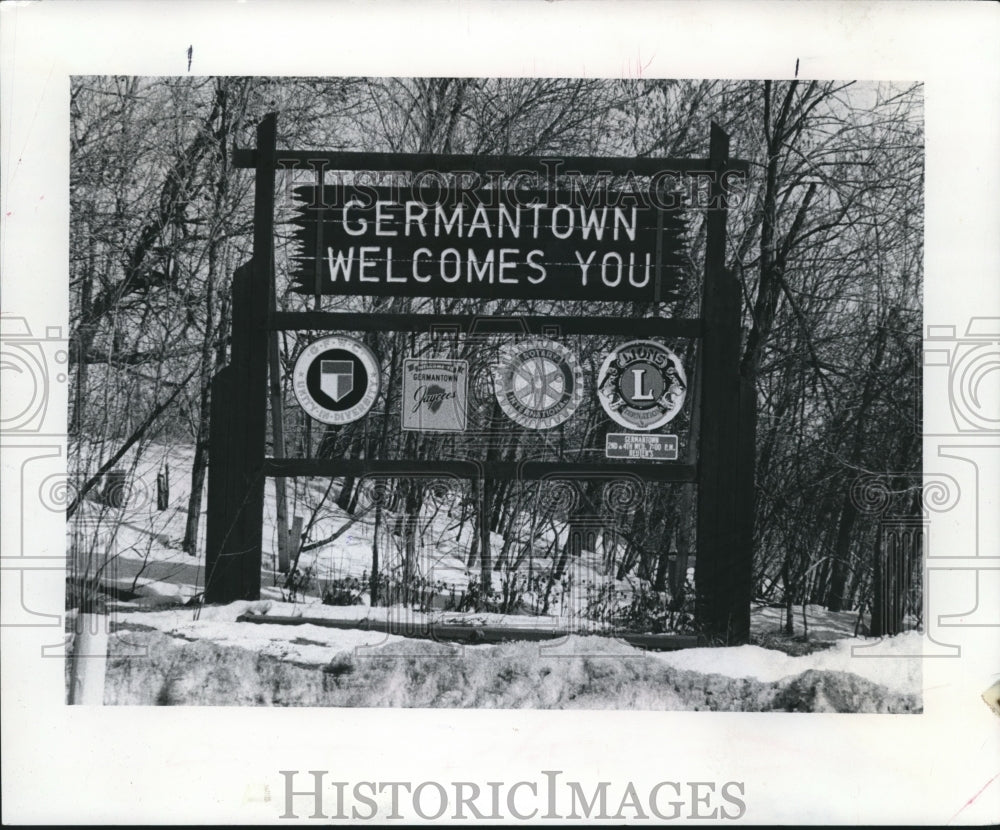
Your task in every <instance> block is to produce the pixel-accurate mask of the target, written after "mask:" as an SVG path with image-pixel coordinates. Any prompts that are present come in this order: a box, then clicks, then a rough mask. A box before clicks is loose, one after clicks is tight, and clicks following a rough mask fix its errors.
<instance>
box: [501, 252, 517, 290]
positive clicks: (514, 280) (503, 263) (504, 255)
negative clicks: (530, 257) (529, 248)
mask: <svg viewBox="0 0 1000 830" xmlns="http://www.w3.org/2000/svg"><path fill="white" fill-rule="evenodd" d="M520 252H521V249H520V248H501V249H500V282H502V283H506V284H507V285H517V277H511V278H510V279H504V276H503V272H504V271H508V270H510V269H511V268H514V267H515V265H516V263H513V262H507V254H513V255H514V256H517V255H518V254H519V253H520Z"/></svg>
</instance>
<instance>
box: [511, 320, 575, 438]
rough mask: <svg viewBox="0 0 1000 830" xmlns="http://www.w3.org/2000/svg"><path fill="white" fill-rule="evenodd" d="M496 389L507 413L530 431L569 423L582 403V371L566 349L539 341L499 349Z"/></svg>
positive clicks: (546, 341) (573, 355) (529, 341)
mask: <svg viewBox="0 0 1000 830" xmlns="http://www.w3.org/2000/svg"><path fill="white" fill-rule="evenodd" d="M493 386H494V391H495V392H496V396H497V401H499V403H500V408H501V409H502V410H503V411H504V414H505V415H506V416H507V417H508V418H510V419H511V420H512V421H514V422H515V423H517V424H520V425H521V426H523V427H527V428H528V429H551V428H552V427H556V426H559V424H561V423H564V422H565V421H567V420H569V419H570V418H571V417H572V415H573V413H574V412H576V410H577V407H578V406H579V405H580V402H581V401H582V400H583V369H582V368H581V367H580V361H578V360H577V359H576V355H575V354H573V352H571V351H570V350H569V349H567V348H566V347H565V346H563V345H561V344H559V343H555V342H553V341H551V340H543V339H540V338H536V339H532V340H522V341H521V342H519V343H515V344H513V345H511V346H505V347H504V348H503V349H501V350H500V363H499V364H498V365H497V366H496V367H495V368H494V372H493Z"/></svg>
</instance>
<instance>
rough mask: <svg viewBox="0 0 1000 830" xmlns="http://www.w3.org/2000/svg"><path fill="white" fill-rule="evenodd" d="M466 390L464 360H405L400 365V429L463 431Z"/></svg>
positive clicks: (465, 364) (466, 377)
mask: <svg viewBox="0 0 1000 830" xmlns="http://www.w3.org/2000/svg"><path fill="white" fill-rule="evenodd" d="M468 389H469V363H468V361H465V360H420V359H417V358H407V359H406V360H405V361H404V363H403V402H402V407H403V412H402V427H403V429H408V430H423V431H425V432H464V431H465V426H466V423H467V411H468Z"/></svg>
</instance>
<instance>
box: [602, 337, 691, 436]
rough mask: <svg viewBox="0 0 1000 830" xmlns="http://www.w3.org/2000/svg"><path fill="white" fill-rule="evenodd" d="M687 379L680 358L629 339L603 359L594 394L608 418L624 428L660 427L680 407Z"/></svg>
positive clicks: (654, 345)
mask: <svg viewBox="0 0 1000 830" xmlns="http://www.w3.org/2000/svg"><path fill="white" fill-rule="evenodd" d="M686 392H687V380H686V378H685V377H684V367H683V366H682V365H681V361H680V359H679V358H678V357H677V355H675V354H674V353H673V352H672V351H670V349H668V348H667V347H666V346H661V345H660V344H659V343H656V342H655V341H653V340H633V341H632V342H630V343H625V344H624V345H622V346H619V347H618V348H617V349H615V350H614V351H613V352H611V354H609V355H608V356H607V357H605V358H604V363H603V364H601V371H600V373H599V374H598V377H597V395H598V398H600V401H601V406H603V407H604V411H605V412H607V413H608V415H609V416H610V417H611V419H612V420H613V421H614V422H615V423H618V424H621V425H622V426H623V427H627V428H628V429H638V430H650V429H656V428H657V427H660V426H663V424H665V423H667V421H669V420H671V419H672V418H673V417H674V416H675V415H676V414H677V413H678V412H679V411H680V408H681V406H683V405H684V396H685V394H686Z"/></svg>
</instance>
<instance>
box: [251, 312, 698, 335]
mask: <svg viewBox="0 0 1000 830" xmlns="http://www.w3.org/2000/svg"><path fill="white" fill-rule="evenodd" d="M269 326H270V328H271V329H273V330H278V331H406V332H440V333H444V332H451V331H454V332H457V333H460V334H467V333H475V334H487V333H491V332H495V333H504V332H513V333H520V332H523V333H525V334H529V333H530V334H545V335H547V336H552V337H558V336H561V335H565V334H595V335H621V336H623V337H627V336H635V337H692V338H694V337H701V334H702V331H703V324H702V321H701V320H699V319H689V318H682V317H566V316H547V317H543V316H538V315H525V316H520V315H519V316H517V317H480V316H478V315H474V314H360V313H355V312H337V311H277V312H274V313H273V314H272V315H271V318H270V323H269Z"/></svg>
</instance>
